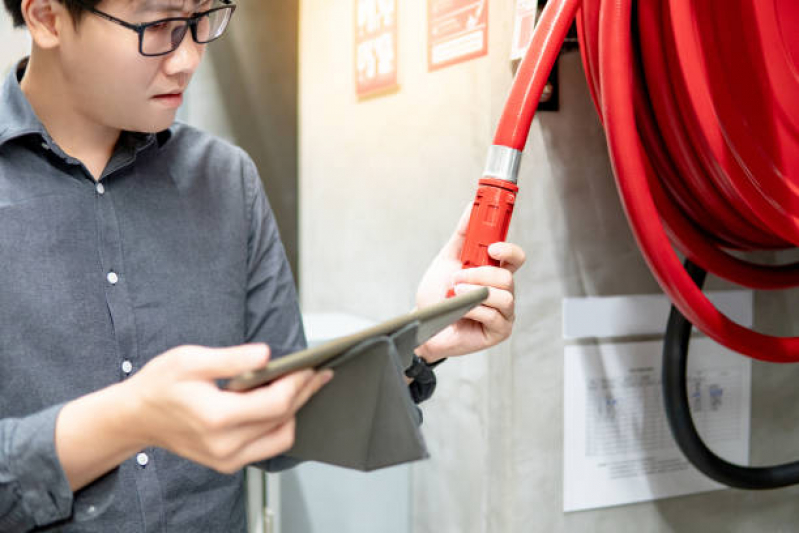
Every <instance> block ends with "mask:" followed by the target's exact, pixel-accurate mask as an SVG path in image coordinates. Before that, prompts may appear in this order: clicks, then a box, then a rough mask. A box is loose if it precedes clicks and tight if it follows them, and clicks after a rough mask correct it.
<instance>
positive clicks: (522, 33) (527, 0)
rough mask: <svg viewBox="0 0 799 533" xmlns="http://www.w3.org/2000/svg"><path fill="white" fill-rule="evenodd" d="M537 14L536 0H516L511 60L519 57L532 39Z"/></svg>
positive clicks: (522, 55)
mask: <svg viewBox="0 0 799 533" xmlns="http://www.w3.org/2000/svg"><path fill="white" fill-rule="evenodd" d="M537 14H538V0H516V17H515V20H514V24H513V48H512V49H511V53H510V58H511V61H513V60H515V59H521V58H522V57H524V53H525V52H526V51H527V47H529V46H530V42H531V41H532V40H533V30H534V29H535V20H536V17H537Z"/></svg>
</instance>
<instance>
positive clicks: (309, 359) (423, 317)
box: [223, 287, 488, 391]
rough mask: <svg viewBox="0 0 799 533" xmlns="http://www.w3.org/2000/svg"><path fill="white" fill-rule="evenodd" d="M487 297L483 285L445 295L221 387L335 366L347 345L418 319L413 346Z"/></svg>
mask: <svg viewBox="0 0 799 533" xmlns="http://www.w3.org/2000/svg"><path fill="white" fill-rule="evenodd" d="M486 298H488V289H487V288H485V287H483V288H480V289H477V290H473V291H469V292H467V293H465V294H461V295H459V296H455V297H453V298H448V299H446V300H444V301H441V302H438V303H436V304H433V305H430V306H428V307H424V308H422V309H416V310H414V311H412V312H410V313H407V314H404V315H400V316H398V317H394V318H392V319H390V320H386V321H385V322H381V323H380V324H377V325H375V326H372V327H370V328H366V329H364V330H362V331H359V332H357V333H353V334H352V335H347V336H345V337H339V338H338V339H334V340H332V341H329V342H326V343H324V344H321V345H319V346H314V347H313V348H308V349H307V350H302V351H300V352H295V353H293V354H289V355H285V356H283V357H280V358H279V359H275V360H274V361H270V362H269V363H268V364H267V365H266V366H265V367H264V368H262V369H260V370H255V371H251V372H245V373H243V374H241V375H239V376H237V377H235V378H233V379H231V380H230V381H228V382H227V383H226V384H224V385H223V388H225V389H227V390H232V391H243V390H248V389H252V388H254V387H258V386H261V385H265V384H267V383H269V382H270V381H274V380H275V379H277V378H279V377H281V376H284V375H286V374H290V373H291V372H295V371H297V370H302V369H304V368H314V369H319V368H325V367H334V366H335V363H336V360H337V359H339V356H341V355H344V354H345V352H346V351H347V350H349V349H350V348H352V347H354V346H356V345H358V344H360V343H361V342H363V341H365V340H368V339H371V338H373V337H380V336H384V335H390V334H392V333H394V332H395V331H397V330H399V329H400V328H402V327H404V326H406V325H408V324H410V323H412V322H418V325H419V327H418V329H417V334H416V346H419V345H421V344H424V343H425V342H426V341H427V340H428V339H430V338H431V337H433V336H434V335H436V334H437V333H438V332H439V331H441V330H442V329H444V328H445V327H447V326H449V325H450V324H452V323H454V322H457V321H458V320H459V319H460V318H461V317H463V315H465V314H466V313H468V312H469V310H470V309H472V308H474V307H476V306H478V305H480V303H482V302H483V301H485V299H486Z"/></svg>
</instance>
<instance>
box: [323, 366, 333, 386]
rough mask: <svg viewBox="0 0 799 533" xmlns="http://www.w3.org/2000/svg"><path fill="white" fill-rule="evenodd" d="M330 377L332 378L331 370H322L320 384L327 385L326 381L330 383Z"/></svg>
mask: <svg viewBox="0 0 799 533" xmlns="http://www.w3.org/2000/svg"><path fill="white" fill-rule="evenodd" d="M332 379H333V371H332V370H330V369H328V370H323V371H322V385H327V384H328V383H330V380H332Z"/></svg>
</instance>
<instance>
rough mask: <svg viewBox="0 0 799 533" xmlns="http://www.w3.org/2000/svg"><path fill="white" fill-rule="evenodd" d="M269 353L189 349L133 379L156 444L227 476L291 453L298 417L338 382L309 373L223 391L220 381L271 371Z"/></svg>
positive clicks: (257, 348)
mask: <svg viewBox="0 0 799 533" xmlns="http://www.w3.org/2000/svg"><path fill="white" fill-rule="evenodd" d="M268 359H269V348H268V347H267V346H266V345H264V344H251V345H246V346H237V347H233V348H220V349H212V348H202V347H197V346H182V347H179V348H175V349H173V350H170V351H168V352H166V353H165V354H163V355H161V356H160V357H157V358H156V359H154V360H153V361H151V362H150V363H149V364H148V365H146V366H145V367H144V368H142V370H141V372H139V373H138V374H136V375H135V376H134V377H133V378H131V379H130V381H129V384H130V386H131V387H132V388H133V389H134V390H135V391H136V393H135V394H136V396H137V398H138V402H139V409H140V410H141V413H142V415H144V416H143V418H142V424H143V426H144V428H143V433H144V434H145V436H146V438H147V441H148V442H149V443H152V445H155V446H159V447H162V448H166V449H168V450H170V451H172V452H174V453H176V454H178V455H182V456H183V457H186V458H187V459H191V460H192V461H195V462H198V463H201V464H204V465H206V466H209V467H211V468H213V469H215V470H218V471H220V472H224V473H232V472H235V471H236V470H238V469H240V468H242V467H243V466H245V465H247V464H249V463H253V462H256V461H258V460H261V459H265V458H268V457H273V456H275V455H278V454H280V453H282V452H285V451H286V450H288V449H289V448H291V446H292V445H293V444H294V415H295V413H296V412H297V411H298V410H299V408H300V407H302V406H303V405H304V404H305V402H307V401H308V399H309V398H310V397H311V396H313V395H314V394H315V393H316V392H317V391H318V390H319V389H320V388H321V387H322V386H323V385H324V384H325V383H327V381H329V379H330V378H331V377H332V372H331V371H329V370H328V371H324V372H313V371H312V370H303V371H300V372H295V373H293V374H289V375H287V376H285V377H283V378H281V379H279V380H277V381H275V382H274V383H272V384H270V385H268V386H265V387H260V388H256V389H253V390H251V391H248V392H232V391H225V390H220V389H219V388H218V387H217V385H216V380H217V379H221V378H232V377H235V376H237V375H239V374H241V373H243V372H246V371H250V370H257V369H260V368H262V367H263V366H265V365H266V362H267V360H268Z"/></svg>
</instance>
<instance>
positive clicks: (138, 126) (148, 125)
mask: <svg viewBox="0 0 799 533" xmlns="http://www.w3.org/2000/svg"><path fill="white" fill-rule="evenodd" d="M175 116H176V113H171V114H170V116H168V117H167V116H161V117H152V118H151V119H150V120H141V119H139V120H136V121H134V122H133V123H132V124H131V126H132V127H130V128H125V129H126V130H127V131H136V132H140V133H158V132H159V131H164V130H165V129H167V128H169V127H170V126H171V125H172V124H173V123H174V122H175Z"/></svg>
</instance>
